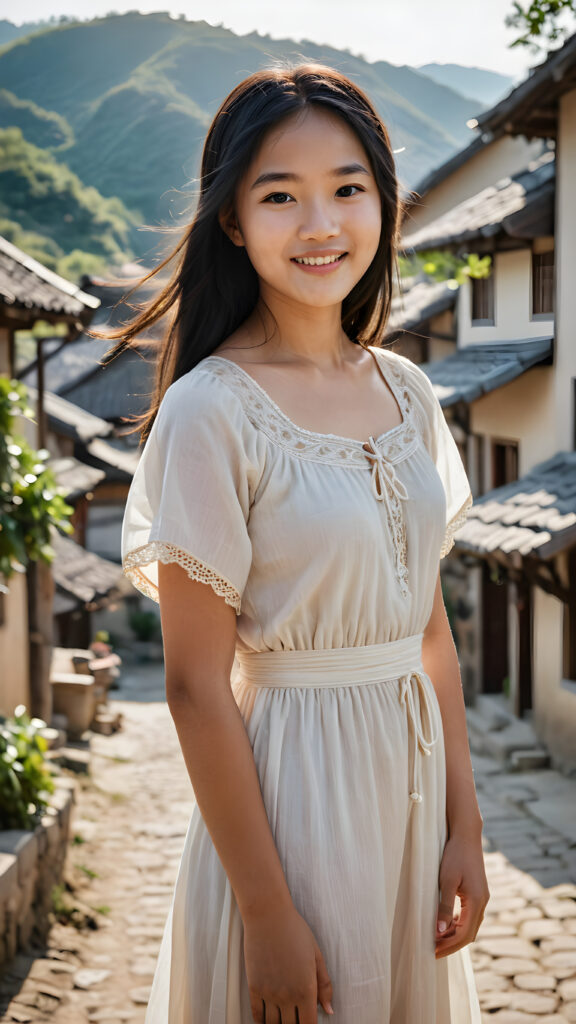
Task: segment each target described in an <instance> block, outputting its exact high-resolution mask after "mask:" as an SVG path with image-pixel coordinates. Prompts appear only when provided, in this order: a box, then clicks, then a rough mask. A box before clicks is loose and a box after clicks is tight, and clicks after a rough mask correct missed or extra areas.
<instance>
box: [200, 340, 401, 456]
mask: <svg viewBox="0 0 576 1024" xmlns="http://www.w3.org/2000/svg"><path fill="white" fill-rule="evenodd" d="M376 358H377V359H378V356H377V357H376ZM379 365H381V364H379ZM198 367H199V368H200V367H202V368H204V367H207V368H209V369H210V372H211V373H214V374H215V376H217V377H219V378H221V379H222V380H224V382H225V383H226V384H227V385H228V386H229V387H230V388H232V390H233V391H234V392H235V393H236V394H237V395H238V397H239V399H240V401H241V402H242V405H243V407H244V410H245V412H246V415H247V416H248V419H249V420H250V421H251V422H252V423H253V424H254V426H256V427H258V429H259V430H261V431H262V432H263V433H264V434H266V436H267V437H268V438H269V439H270V440H271V441H273V442H274V443H275V444H277V445H278V446H279V447H280V448H284V449H286V450H287V451H290V452H292V453H293V454H294V455H297V456H298V457H299V458H302V459H311V460H312V461H315V462H332V463H334V464H335V465H339V466H341V465H342V464H343V463H345V464H347V465H349V466H355V467H356V468H359V467H364V468H365V467H366V456H365V452H364V449H363V445H364V443H365V442H364V441H356V440H354V439H353V438H349V437H340V436H339V435H338V434H320V433H317V432H316V431H313V430H306V428H305V427H299V426H297V425H296V423H293V421H292V420H291V419H289V417H288V416H287V415H286V413H284V412H282V410H281V409H280V407H279V406H278V405H277V404H276V402H275V401H274V400H273V399H272V398H271V397H270V395H269V394H268V393H267V392H266V391H265V390H264V389H263V388H262V387H261V386H260V384H258V382H257V381H256V380H255V379H254V377H252V376H251V375H250V374H249V373H248V372H247V371H246V370H244V369H243V368H242V367H241V366H239V365H238V364H237V363H233V362H232V360H231V359H226V358H224V357H223V356H216V355H211V356H207V357H206V358H205V359H203V360H202V361H201V362H200V363H199V364H198ZM386 371H387V376H386V380H387V382H388V384H389V386H390V389H391V391H392V392H393V394H394V396H395V398H396V400H397V402H398V405H399V406H400V410H401V412H402V423H399V424H398V426H396V427H392V429H391V430H387V431H385V433H384V434H381V435H380V436H379V437H377V438H376V444H377V446H378V451H379V452H380V454H381V455H382V456H383V457H384V458H386V459H387V460H388V461H389V462H400V461H401V460H402V459H405V458H406V457H407V456H408V455H409V454H410V453H411V452H412V451H414V449H415V448H416V446H417V445H418V441H419V437H418V430H417V427H416V423H415V420H414V416H413V410H412V405H411V401H410V395H409V393H408V390H407V389H406V387H405V386H404V382H403V381H402V379H401V378H400V373H399V370H398V369H397V368H396V366H394V364H393V362H392V361H389V362H388V361H387V362H386Z"/></svg>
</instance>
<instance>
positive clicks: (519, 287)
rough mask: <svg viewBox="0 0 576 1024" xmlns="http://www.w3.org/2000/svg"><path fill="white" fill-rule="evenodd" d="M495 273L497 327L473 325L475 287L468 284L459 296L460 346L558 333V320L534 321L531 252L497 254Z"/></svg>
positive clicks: (527, 250)
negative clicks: (556, 331) (555, 326)
mask: <svg viewBox="0 0 576 1024" xmlns="http://www.w3.org/2000/svg"><path fill="white" fill-rule="evenodd" d="M492 273H493V274H494V325H493V326H489V327H483V326H474V325H473V324H472V285H471V284H470V281H466V283H465V284H463V285H462V287H461V288H460V291H459V295H458V322H459V324H460V333H459V345H461V346H462V347H464V346H465V345H479V344H481V343H482V342H485V341H486V342H495V341H520V340H521V339H523V338H546V337H550V336H552V335H553V334H554V319H550V320H533V319H532V258H531V254H530V250H529V249H514V250H513V251H512V252H499V253H496V255H495V258H494V262H493V265H492Z"/></svg>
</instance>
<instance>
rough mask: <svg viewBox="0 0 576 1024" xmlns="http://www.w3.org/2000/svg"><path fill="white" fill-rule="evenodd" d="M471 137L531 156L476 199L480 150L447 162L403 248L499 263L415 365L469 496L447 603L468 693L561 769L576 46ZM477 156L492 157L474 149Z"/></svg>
mask: <svg viewBox="0 0 576 1024" xmlns="http://www.w3.org/2000/svg"><path fill="white" fill-rule="evenodd" d="M478 130H479V132H481V136H482V138H486V137H488V138H489V139H495V140H504V139H507V140H508V141H509V143H510V145H509V146H508V150H507V151H506V150H505V148H504V146H503V145H502V146H501V153H503V154H504V153H505V152H507V153H508V156H509V155H510V153H511V152H512V150H511V148H510V147H511V146H512V144H516V147H517V148H516V150H514V152H515V153H516V154H520V155H521V154H522V152H524V153H526V152H527V151H526V147H527V145H528V144H531V145H532V147H533V149H532V151H531V152H530V154H529V157H530V158H529V160H528V161H527V162H526V163H525V164H524V166H520V167H517V168H516V169H512V167H511V166H510V165H508V166H507V168H506V171H505V174H504V175H503V176H499V174H498V173H497V174H495V175H494V177H493V178H492V180H491V181H486V179H484V180H483V181H482V187H481V188H480V189H479V190H476V188H475V186H476V184H477V179H476V176H475V174H474V173H471V175H470V179H471V180H470V185H469V188H466V187H465V185H464V184H463V179H464V178H465V176H466V167H468V168H469V169H470V168H472V170H474V164H475V160H478V155H477V156H476V157H475V159H473V160H472V161H464V162H460V163H459V161H458V159H457V158H455V162H454V161H453V163H454V166H455V170H453V171H450V169H448V171H447V172H446V174H445V175H444V176H443V177H442V176H441V177H442V183H443V186H444V190H445V193H446V195H450V194H452V187H451V186H452V175H453V174H455V175H456V179H457V180H456V182H455V187H454V193H453V195H454V199H456V200H458V197H459V196H461V195H462V196H463V198H462V199H461V200H460V201H456V202H454V200H453V202H452V204H451V205H450V206H446V207H445V208H442V206H443V203H442V202H440V203H438V204H437V208H436V213H435V216H426V215H425V213H423V212H422V210H421V208H419V209H418V211H417V212H416V213H414V212H411V213H410V215H409V216H408V217H407V219H406V222H405V224H404V236H403V242H402V245H403V249H404V251H405V252H406V254H410V253H414V252H426V251H430V250H439V249H440V250H449V251H451V252H454V253H456V254H458V255H464V254H468V253H477V254H479V255H482V256H483V255H486V254H488V255H490V256H491V260H492V272H491V274H490V276H489V277H486V278H479V279H470V280H469V281H467V282H466V283H465V284H463V285H461V287H460V288H459V290H458V296H457V303H456V307H455V317H456V325H457V330H456V336H457V343H456V346H455V348H454V350H453V351H452V352H451V353H450V354H448V355H445V356H444V357H442V356H441V357H440V358H437V356H436V355H435V356H432V355H430V359H429V361H428V362H424V363H423V368H424V369H425V370H426V372H427V373H428V374H429V376H430V378H431V380H432V382H433V384H434V386H435V389H436V391H437V394H438V397H439V399H440V402H441V404H442V405H443V407H444V409H445V410H446V415H447V419H448V421H449V423H450V425H451V427H452V429H453V433H454V435H455V438H456V440H457V442H458V444H459V445H460V450H461V452H462V455H463V458H464V460H465V463H466V466H467V470H468V475H469V478H470V481H471V484H472V488H473V493H474V496H475V502H474V506H473V508H472V510H471V513H470V515H469V517H468V520H467V522H466V523H465V525H464V526H463V527H462V528H461V529H460V530H459V532H458V533H457V539H456V547H455V549H454V551H453V553H451V554H450V555H449V556H448V558H447V559H446V560H445V575H446V578H447V581H448V582H447V596H448V603H449V605H450V609H449V610H450V611H451V612H452V618H453V622H454V628H455V634H456V637H457V643H458V644H459V657H460V661H461V667H462V676H463V684H464V687H465V691H466V693H467V696H468V698H470V699H473V698H474V696H475V695H478V694H501V695H503V698H504V700H505V704H506V706H507V708H508V709H509V710H511V711H512V712H513V713H514V714H515V715H516V716H518V718H519V719H522V718H523V717H525V718H526V719H527V720H529V721H530V722H531V723H532V725H533V727H534V729H535V731H536V734H537V736H538V738H539V740H540V741H541V743H542V744H543V745H544V747H545V749H546V751H547V752H548V754H549V755H550V757H551V759H552V761H553V763H554V764H555V765H556V766H557V767H559V768H561V769H563V770H568V771H569V770H573V769H574V767H576V452H575V450H574V449H575V446H576V346H575V345H574V334H573V332H574V327H573V325H574V323H575V322H576V319H575V317H576V308H574V307H575V306H576V294H575V289H574V286H573V281H572V278H573V275H574V269H575V268H576V180H575V178H574V173H573V169H574V166H576V36H575V37H572V38H571V39H570V40H568V42H567V43H566V44H565V45H564V46H563V47H562V48H561V49H560V50H558V51H555V52H554V53H553V54H552V55H551V56H550V57H549V58H548V60H546V61H545V62H544V63H543V64H542V65H540V66H539V67H538V68H536V69H535V70H534V71H533V72H532V74H531V75H530V76H529V77H528V78H527V79H526V80H525V81H524V82H523V83H522V84H521V85H519V86H518V87H517V88H516V89H514V90H512V92H511V93H510V94H509V95H508V96H507V97H505V99H503V100H502V101H501V102H500V103H499V104H498V105H497V106H495V107H494V108H493V109H492V110H491V111H488V112H486V113H484V114H482V115H481V116H479V118H478ZM492 145H494V143H492ZM473 146H474V144H472V147H473ZM472 147H468V148H469V149H471V148H472ZM522 147H524V149H523V150H522ZM477 151H478V154H484V155H487V154H486V151H485V149H484V148H483V147H482V146H481V145H480V143H477ZM497 164H498V162H496V168H497V171H498V166H497ZM456 185H458V187H456ZM423 206H426V197H424V199H423ZM418 217H419V218H420V219H419V220H418ZM516 735H517V737H518V736H521V735H522V734H521V731H517V733H516ZM520 754H521V751H519V752H518V755H519V756H518V757H517V765H520V764H521V756H520Z"/></svg>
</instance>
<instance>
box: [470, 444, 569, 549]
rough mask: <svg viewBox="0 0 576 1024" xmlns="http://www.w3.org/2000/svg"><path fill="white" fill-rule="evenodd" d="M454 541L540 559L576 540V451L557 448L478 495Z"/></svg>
mask: <svg viewBox="0 0 576 1024" xmlns="http://www.w3.org/2000/svg"><path fill="white" fill-rule="evenodd" d="M456 542H457V544H458V547H459V548H460V549H461V550H468V551H471V552H477V553H479V554H488V553H490V552H495V551H500V552H503V553H510V552H513V551H517V552H519V553H520V554H521V555H533V556H535V557H538V558H541V559H547V558H551V557H553V556H554V555H556V554H557V553H558V552H559V551H563V550H565V549H566V548H568V547H571V546H572V545H573V544H576V452H567V451H561V452H557V453H556V455H553V456H552V458H550V459H547V460H546V462H541V463H539V464H538V465H537V466H534V468H533V469H532V470H530V472H529V473H526V475H525V476H523V477H521V478H520V479H519V480H515V481H514V483H511V484H505V486H504V487H497V488H496V489H495V490H493V491H489V492H488V493H487V494H484V495H482V497H480V498H476V500H475V502H474V505H473V506H472V508H471V510H470V512H469V513H468V519H467V521H466V522H465V524H464V526H462V527H460V529H459V530H458V532H457V534H456Z"/></svg>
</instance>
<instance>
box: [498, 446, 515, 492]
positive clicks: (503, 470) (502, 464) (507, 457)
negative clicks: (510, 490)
mask: <svg viewBox="0 0 576 1024" xmlns="http://www.w3.org/2000/svg"><path fill="white" fill-rule="evenodd" d="M517 479H518V443H517V442H516V441H493V442H492V487H503V486H504V484H511V483H513V481H514V480H517Z"/></svg>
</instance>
